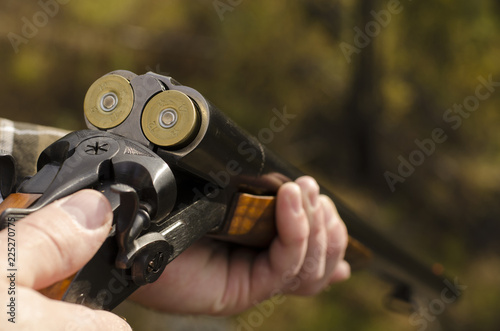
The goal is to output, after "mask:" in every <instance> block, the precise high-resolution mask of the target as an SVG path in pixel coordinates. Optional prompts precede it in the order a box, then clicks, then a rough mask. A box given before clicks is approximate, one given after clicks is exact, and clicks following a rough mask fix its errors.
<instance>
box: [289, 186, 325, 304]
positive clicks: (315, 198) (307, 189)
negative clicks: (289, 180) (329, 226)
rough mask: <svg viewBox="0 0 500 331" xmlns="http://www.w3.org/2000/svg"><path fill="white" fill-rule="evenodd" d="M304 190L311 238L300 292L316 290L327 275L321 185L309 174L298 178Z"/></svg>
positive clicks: (301, 275) (303, 267) (301, 276)
mask: <svg viewBox="0 0 500 331" xmlns="http://www.w3.org/2000/svg"><path fill="white" fill-rule="evenodd" d="M296 182H297V184H298V185H299V186H300V187H301V190H302V200H303V204H304V209H305V210H306V212H307V215H308V220H309V227H310V233H309V239H308V247H307V253H306V257H305V260H304V265H303V266H302V270H301V273H300V278H301V279H302V280H304V282H303V286H302V287H301V290H300V291H299V293H298V294H309V293H308V292H310V291H311V290H312V291H313V292H314V291H315V290H314V287H315V283H316V282H317V281H319V280H321V279H323V278H324V276H325V266H326V265H325V261H326V254H327V253H326V252H327V233H326V227H325V213H324V210H323V206H322V204H321V201H320V199H319V186H318V184H317V182H316V181H315V180H314V179H313V178H312V177H309V176H304V177H301V178H299V179H297V181H296Z"/></svg>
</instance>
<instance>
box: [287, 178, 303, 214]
mask: <svg viewBox="0 0 500 331" xmlns="http://www.w3.org/2000/svg"><path fill="white" fill-rule="evenodd" d="M292 185H295V188H294V190H293V194H290V195H289V196H288V204H289V205H290V208H291V209H292V210H293V212H294V213H299V212H300V209H301V208H302V198H301V196H300V186H298V185H297V184H295V183H294V184H292Z"/></svg>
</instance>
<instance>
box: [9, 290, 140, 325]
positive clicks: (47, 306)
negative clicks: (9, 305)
mask: <svg viewBox="0 0 500 331" xmlns="http://www.w3.org/2000/svg"><path fill="white" fill-rule="evenodd" d="M0 297H1V296H0ZM17 303H18V305H19V306H18V308H17V311H18V312H19V314H16V317H15V322H16V323H15V324H14V325H15V326H16V327H17V328H14V329H15V330H43V331H45V330H46V331H49V330H50V331H77V330H78V331H80V330H85V331H98V330H99V331H104V330H106V331H107V330H112V331H129V330H132V329H131V327H130V326H129V325H128V324H127V323H126V322H125V321H124V320H123V319H121V318H120V317H119V316H117V315H114V314H112V313H110V312H107V311H102V310H93V309H90V308H87V307H84V306H81V305H75V304H72V303H67V302H63V301H55V300H50V299H48V298H46V297H44V296H43V295H41V294H40V293H38V292H36V291H34V290H32V289H28V288H26V287H23V288H18V291H17ZM2 323H8V324H10V325H9V327H12V323H11V322H8V321H7V318H2V319H0V330H10V329H9V328H8V326H7V325H5V328H3V326H4V325H2Z"/></svg>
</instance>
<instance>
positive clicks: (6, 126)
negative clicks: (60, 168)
mask: <svg viewBox="0 0 500 331" xmlns="http://www.w3.org/2000/svg"><path fill="white" fill-rule="evenodd" d="M67 133H68V131H65V130H61V129H55V128H50V127H46V126H41V125H35V124H28V123H20V122H13V121H10V120H7V119H2V118H0V150H1V151H2V152H3V153H5V154H10V155H12V156H14V158H15V160H16V166H17V174H18V176H19V178H22V177H25V176H32V175H34V174H35V173H36V162H37V159H38V155H40V153H41V152H42V151H43V150H44V149H45V148H46V147H47V146H49V145H50V144H51V143H53V142H54V141H56V140H57V139H59V138H61V137H62V136H64V135H66V134H67Z"/></svg>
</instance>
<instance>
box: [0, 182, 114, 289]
mask: <svg viewBox="0 0 500 331" xmlns="http://www.w3.org/2000/svg"><path fill="white" fill-rule="evenodd" d="M111 220H112V213H111V207H110V205H109V202H108V201H107V199H106V198H105V197H104V196H103V195H102V194H100V193H99V192H97V191H93V190H84V191H81V192H78V193H76V194H74V195H72V196H70V197H67V198H64V199H61V200H59V201H56V202H54V203H52V204H50V205H49V206H47V207H45V208H43V209H41V210H40V211H38V212H36V213H33V214H32V215H30V216H28V217H26V218H25V219H23V220H21V221H19V222H17V223H15V240H16V247H17V252H18V261H16V266H17V268H18V270H19V272H18V284H19V285H24V286H28V287H32V288H35V289H40V288H43V287H46V286H48V285H51V284H53V283H54V282H56V281H59V280H61V279H64V278H66V277H68V276H70V275H72V274H73V273H75V272H76V271H77V270H79V269H80V268H81V267H82V266H83V265H85V263H86V262H88V261H89V260H90V258H91V257H92V256H93V255H94V254H95V252H96V251H97V249H98V248H99V247H100V246H101V244H102V242H103V241H104V240H105V238H106V236H107V234H108V232H109V230H110V226H111ZM6 236H7V232H6V231H2V232H1V233H0V242H6ZM1 260H3V261H1ZM0 261H1V262H0V263H1V264H2V265H6V264H5V263H6V256H4V255H2V257H1V258H0Z"/></svg>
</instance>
